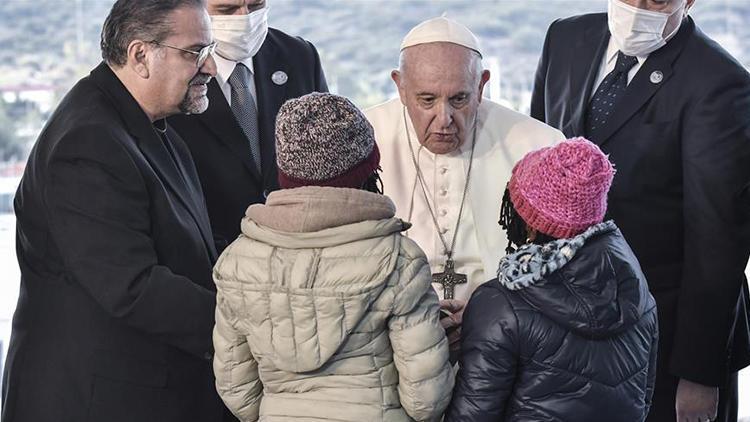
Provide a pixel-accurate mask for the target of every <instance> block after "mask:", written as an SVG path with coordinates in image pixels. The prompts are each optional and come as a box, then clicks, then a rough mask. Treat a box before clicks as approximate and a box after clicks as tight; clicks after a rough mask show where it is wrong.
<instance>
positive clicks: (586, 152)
mask: <svg viewBox="0 0 750 422" xmlns="http://www.w3.org/2000/svg"><path fill="white" fill-rule="evenodd" d="M614 174H615V170H614V167H613V166H612V163H610V162H609V159H608V158H607V156H606V155H604V153H603V152H602V151H601V150H600V149H599V147H598V146H596V145H595V144H593V143H592V142H590V141H588V140H586V139H584V138H573V139H568V140H566V141H563V142H560V143H558V144H556V145H554V146H551V147H546V148H541V149H538V150H536V151H532V152H530V153H528V154H526V156H525V157H523V158H522V159H521V160H520V161H519V162H518V163H516V165H515V167H513V174H512V176H511V178H510V183H509V184H508V189H509V191H510V200H511V202H512V203H513V207H514V208H515V209H516V211H517V212H518V215H520V216H521V218H523V220H524V221H525V222H526V224H528V225H529V227H531V228H534V229H536V230H538V231H539V232H541V233H544V234H546V235H549V236H552V237H555V238H568V237H573V236H575V235H577V234H579V233H582V232H583V231H585V230H586V229H587V228H588V227H590V226H592V225H594V224H597V223H600V222H601V221H602V219H604V213H605V212H606V211H607V192H608V191H609V187H610V186H611V185H612V178H613V177H614Z"/></svg>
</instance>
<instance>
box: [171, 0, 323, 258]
mask: <svg viewBox="0 0 750 422" xmlns="http://www.w3.org/2000/svg"><path fill="white" fill-rule="evenodd" d="M207 8H208V12H209V14H210V16H211V28H212V31H213V36H214V39H215V40H216V42H217V47H216V54H215V55H214V58H215V60H216V66H217V76H216V78H215V79H214V80H213V81H211V82H210V83H209V84H208V98H209V100H210V101H211V107H209V109H208V110H207V111H206V112H205V113H203V114H201V115H195V116H175V117H174V118H171V119H170V124H171V125H172V126H173V127H174V128H175V129H176V130H177V132H178V133H179V134H180V136H182V137H183V138H184V139H185V142H186V143H187V144H188V147H189V148H190V151H191V152H192V154H193V158H194V160H195V164H196V167H197V169H198V175H199V176H200V179H201V184H202V186H203V192H204V194H205V197H206V204H207V206H208V214H209V217H210V220H211V228H212V229H213V234H214V238H215V240H216V246H217V249H218V251H219V252H220V253H221V251H222V250H223V249H224V248H225V247H226V246H227V244H229V243H231V242H232V241H233V240H234V239H235V238H236V237H237V236H238V235H239V233H240V220H241V219H242V217H243V216H244V215H245V210H246V209H247V207H248V206H249V205H250V204H254V203H262V202H265V197H266V196H267V195H268V193H270V192H271V191H273V190H276V189H278V182H277V174H276V151H275V142H274V128H275V125H274V124H275V121H276V114H277V113H278V111H279V108H280V107H281V105H282V104H283V103H284V102H285V101H286V100H288V99H290V98H296V97H299V96H302V95H305V94H308V93H310V92H313V91H328V86H327V85H326V80H325V75H324V74H323V69H322V67H321V64H320V58H319V57H318V52H317V51H316V49H315V47H314V46H313V45H312V44H311V43H309V42H308V41H305V40H303V39H302V38H299V37H292V36H289V35H287V34H285V33H283V32H281V31H279V30H277V29H274V28H269V27H268V10H269V9H268V5H267V4H266V1H265V0H208V1H207Z"/></svg>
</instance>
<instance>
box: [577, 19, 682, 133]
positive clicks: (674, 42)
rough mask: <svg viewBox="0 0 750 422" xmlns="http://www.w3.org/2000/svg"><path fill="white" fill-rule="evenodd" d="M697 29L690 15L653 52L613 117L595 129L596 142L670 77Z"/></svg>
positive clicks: (621, 124) (636, 108) (614, 111)
mask: <svg viewBox="0 0 750 422" xmlns="http://www.w3.org/2000/svg"><path fill="white" fill-rule="evenodd" d="M694 30H695V24H694V23H693V20H692V19H691V18H688V19H687V20H686V21H685V22H683V24H682V28H680V30H679V32H678V33H677V35H675V37H674V38H672V39H671V40H670V41H669V42H668V43H667V45H665V46H664V47H662V48H660V49H658V50H656V51H655V52H653V53H651V55H649V57H648V59H646V61H645V62H644V63H643V65H642V66H641V68H640V69H639V70H638V73H636V74H635V77H634V78H633V80H632V81H631V82H630V84H629V85H628V88H627V89H626V90H625V94H624V96H623V97H622V99H621V100H620V101H619V102H618V103H617V104H616V105H615V107H614V110H613V111H612V117H610V119H609V120H608V121H607V123H606V124H604V125H603V126H601V127H599V128H597V130H595V131H594V132H593V133H591V137H592V138H593V139H594V140H595V141H596V143H598V144H599V145H602V144H604V143H606V142H607V141H608V140H609V139H610V138H611V137H612V135H614V134H615V133H616V132H617V130H618V129H620V128H621V127H622V126H623V125H624V124H625V123H626V122H627V121H628V120H630V118H631V117H632V116H633V115H634V114H635V113H636V112H637V111H638V110H640V109H641V107H643V105H644V104H646V102H648V100H649V99H651V97H653V96H654V94H655V93H656V92H657V91H658V90H659V89H660V88H661V87H662V86H663V85H664V84H665V83H666V82H667V80H669V78H670V77H671V76H672V73H673V69H672V63H674V61H675V59H676V58H677V57H678V56H679V54H680V52H681V51H682V48H683V47H684V46H685V41H686V40H687V38H688V37H689V36H690V35H691V34H692V33H693V32H694Z"/></svg>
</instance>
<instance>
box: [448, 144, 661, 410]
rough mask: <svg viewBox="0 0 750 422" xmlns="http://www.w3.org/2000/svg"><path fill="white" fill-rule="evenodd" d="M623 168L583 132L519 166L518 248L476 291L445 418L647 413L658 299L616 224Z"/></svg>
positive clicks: (509, 195) (514, 183) (506, 224)
mask: <svg viewBox="0 0 750 422" xmlns="http://www.w3.org/2000/svg"><path fill="white" fill-rule="evenodd" d="M613 176H614V169H613V167H612V164H611V163H610V162H609V160H608V159H607V157H606V156H605V155H604V154H603V153H602V152H601V150H600V149H599V148H598V147H597V146H596V145H594V144H593V143H591V142H589V141H587V140H585V139H583V138H577V139H572V140H568V141H565V142H561V143H559V144H557V145H555V146H554V147H548V148H543V149H541V150H537V151H533V152H531V153H529V154H527V155H526V156H525V157H524V158H523V159H522V160H521V161H519V162H518V163H517V164H516V166H515V168H514V169H513V175H512V177H511V180H510V182H509V184H508V189H507V190H506V193H505V196H504V198H503V209H502V211H501V220H500V224H501V225H502V226H503V228H504V229H506V231H507V232H508V239H509V241H510V244H515V245H517V246H520V247H519V248H518V249H517V250H513V248H512V247H511V245H510V244H509V250H508V252H509V254H508V255H507V256H505V257H504V258H503V259H502V260H501V261H500V265H499V269H498V273H497V276H498V277H497V278H496V279H493V280H491V281H489V282H487V283H485V284H484V285H482V286H481V287H480V288H478V289H477V290H476V291H475V292H474V294H473V296H472V298H471V300H470V301H469V304H468V305H467V308H466V312H465V315H464V320H463V329H462V330H463V331H462V340H461V342H462V343H461V350H462V357H461V362H460V363H461V367H460V370H459V373H458V378H457V380H456V389H455V390H454V393H453V399H452V402H451V404H450V407H449V409H448V412H447V414H446V418H445V421H448V422H458V421H473V422H480V421H576V422H584V421H608V422H613V421H623V422H636V421H643V420H644V419H645V418H646V415H647V414H648V410H649V406H650V402H651V396H652V392H653V385H654V376H655V369H656V345H657V318H656V304H655V302H654V299H653V297H651V294H650V293H649V291H648V287H647V284H646V279H645V277H644V275H643V273H642V272H641V268H640V265H639V264H638V261H637V259H636V257H635V255H634V254H633V251H632V250H631V249H630V247H629V246H628V243H627V242H626V241H625V239H624V238H623V236H622V233H620V230H619V229H618V228H617V226H616V225H615V223H614V222H612V221H606V222H602V220H603V218H604V214H605V212H606V204H607V192H608V191H609V187H610V185H611V183H612V178H613Z"/></svg>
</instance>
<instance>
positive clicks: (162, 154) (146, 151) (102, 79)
mask: <svg viewBox="0 0 750 422" xmlns="http://www.w3.org/2000/svg"><path fill="white" fill-rule="evenodd" d="M91 75H92V80H93V81H94V82H95V83H96V84H97V85H99V87H101V88H102V89H103V91H104V92H106V93H107V95H108V96H109V97H110V98H111V99H112V104H113V106H114V108H115V109H116V110H117V111H118V113H119V115H120V117H121V118H122V121H123V123H124V125H125V127H126V128H127V131H128V133H129V134H130V135H131V137H132V138H133V139H134V140H135V143H136V145H137V147H138V149H139V150H140V151H141V153H142V154H143V156H144V157H145V159H146V161H148V162H149V164H150V165H151V168H152V169H153V170H154V172H155V173H156V174H157V175H158V177H159V179H160V180H161V181H162V183H164V185H165V186H166V187H168V188H169V189H170V190H171V191H172V192H173V193H174V194H175V196H176V197H177V198H178V200H179V201H180V202H181V203H182V205H183V206H184V207H185V209H186V210H187V211H188V213H189V214H190V216H191V217H192V218H193V220H194V222H195V224H196V226H197V227H198V231H199V232H200V233H201V237H202V238H203V240H204V242H205V243H206V246H207V249H208V251H209V255H211V257H215V254H216V252H215V250H214V247H213V246H212V245H213V243H212V242H213V241H212V237H213V236H212V235H211V231H210V229H208V231H207V230H206V228H207V227H206V226H205V224H202V223H201V222H202V218H201V216H202V215H203V213H201V212H199V208H198V205H197V204H196V203H195V201H194V200H193V198H192V197H191V194H190V191H189V190H188V184H187V182H186V179H183V177H182V176H181V175H180V173H179V169H178V167H177V165H176V163H175V160H173V159H172V157H171V156H170V155H169V151H168V150H167V147H166V145H165V144H164V142H163V141H162V139H161V137H160V136H159V134H158V133H157V132H156V130H155V129H154V126H153V124H152V123H151V121H150V120H149V118H148V116H146V114H145V113H144V112H143V110H142V109H141V107H140V106H139V105H138V103H137V102H136V101H135V99H134V98H133V96H132V95H130V93H129V92H128V91H127V89H126V88H125V87H124V86H123V85H122V83H121V82H120V81H119V79H117V77H116V76H115V75H114V73H112V71H111V70H110V69H109V67H108V66H107V65H106V64H101V65H99V66H98V67H97V68H96V69H94V71H93V72H92V73H91ZM172 134H174V132H172Z"/></svg>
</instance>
